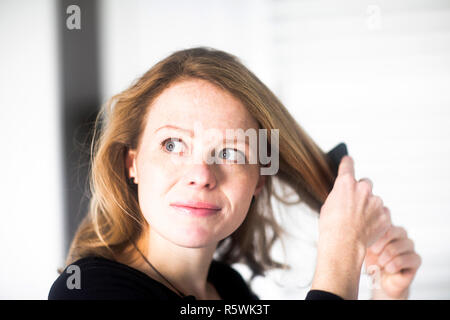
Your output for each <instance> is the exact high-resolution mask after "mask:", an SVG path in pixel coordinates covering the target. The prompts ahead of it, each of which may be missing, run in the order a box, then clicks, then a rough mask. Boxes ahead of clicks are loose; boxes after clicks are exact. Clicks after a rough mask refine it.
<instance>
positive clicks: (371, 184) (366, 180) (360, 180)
mask: <svg viewBox="0 0 450 320" xmlns="http://www.w3.org/2000/svg"><path fill="white" fill-rule="evenodd" d="M358 182H366V183H367V184H368V185H369V186H370V190H372V189H373V182H372V180H370V179H369V178H361V179H359V180H358Z"/></svg>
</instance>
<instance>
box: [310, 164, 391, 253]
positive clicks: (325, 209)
mask: <svg viewBox="0 0 450 320" xmlns="http://www.w3.org/2000/svg"><path fill="white" fill-rule="evenodd" d="M386 209H387V208H386V207H384V206H383V200H382V199H381V198H380V197H379V196H376V195H373V194H372V182H371V181H370V180H369V179H367V178H364V179H360V180H359V181H358V182H357V181H356V180H355V172H354V164H353V159H352V158H351V157H350V156H345V157H343V158H342V160H341V163H340V165H339V170H338V175H337V177H336V181H335V183H334V186H333V189H332V190H331V192H330V194H329V195H328V197H327V199H326V201H325V203H324V204H323V206H322V208H321V209H320V218H319V242H320V240H323V241H326V242H328V244H330V245H333V246H336V245H341V244H346V245H354V244H355V243H356V244H357V245H358V246H360V247H362V248H363V249H364V252H365V250H366V249H367V248H368V247H369V246H371V245H372V244H373V243H374V242H375V241H376V240H378V239H379V238H380V237H381V236H383V235H384V234H385V233H386V231H387V230H388V229H389V228H390V226H391V218H390V212H389V211H388V210H386Z"/></svg>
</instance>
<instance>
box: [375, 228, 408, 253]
mask: <svg viewBox="0 0 450 320" xmlns="http://www.w3.org/2000/svg"><path fill="white" fill-rule="evenodd" d="M402 238H407V233H406V230H405V229H404V228H402V227H396V226H394V225H393V226H391V228H389V230H388V231H387V232H386V233H385V234H384V236H382V237H381V238H380V239H378V240H377V242H375V243H374V244H373V245H372V246H371V248H370V250H371V251H372V252H373V253H375V254H377V255H378V254H380V253H381V251H382V250H383V248H384V247H385V246H386V244H388V243H389V242H391V241H392V240H394V239H402Z"/></svg>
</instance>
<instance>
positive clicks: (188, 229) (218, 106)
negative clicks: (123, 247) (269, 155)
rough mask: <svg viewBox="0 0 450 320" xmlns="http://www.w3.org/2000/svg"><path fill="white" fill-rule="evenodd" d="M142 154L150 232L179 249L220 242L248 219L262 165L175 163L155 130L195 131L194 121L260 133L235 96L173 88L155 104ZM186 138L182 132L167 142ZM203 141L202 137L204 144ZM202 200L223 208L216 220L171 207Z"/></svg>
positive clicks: (205, 86) (193, 86)
mask: <svg viewBox="0 0 450 320" xmlns="http://www.w3.org/2000/svg"><path fill="white" fill-rule="evenodd" d="M147 119H148V121H147V123H146V125H145V130H144V134H143V140H142V144H141V147H140V149H141V150H142V151H140V152H141V154H140V155H139V163H138V164H137V166H138V169H137V171H138V174H139V188H138V192H139V204H140V206H141V210H142V212H143V214H144V216H145V217H146V219H147V220H148V221H149V223H150V222H151V223H150V225H151V226H152V228H154V229H156V230H157V231H158V232H159V233H162V234H164V235H165V236H166V238H168V239H170V240H172V241H173V242H176V243H178V244H180V245H186V246H190V245H201V244H207V243H209V242H217V241H219V240H221V239H223V238H225V237H226V236H228V235H229V234H231V233H232V232H233V231H234V230H235V229H237V227H238V226H239V225H240V224H241V223H242V221H243V220H244V218H245V216H246V214H247V209H248V203H249V201H250V199H251V196H252V192H253V189H254V187H255V185H256V183H257V180H258V177H259V175H258V173H257V171H258V166H256V165H242V164H234V165H231V164H220V165H210V166H206V167H205V166H198V165H182V164H175V162H173V161H171V160H170V159H171V157H177V156H176V155H173V154H172V153H170V152H167V150H163V149H162V148H161V145H160V143H161V141H159V140H158V139H159V138H160V137H161V136H159V135H158V139H156V135H154V134H153V133H154V131H155V130H157V129H158V128H160V127H161V126H164V125H173V126H177V127H180V128H183V129H187V130H191V131H193V124H194V122H196V121H197V122H198V123H200V124H201V125H202V127H203V128H204V129H211V128H215V129H218V130H219V131H221V132H223V134H224V137H225V132H226V129H243V130H244V131H245V130H247V129H249V128H253V129H256V130H257V129H258V124H257V122H256V120H254V119H253V118H252V117H251V115H250V114H249V113H248V111H247V109H246V108H245V107H244V106H243V105H242V103H241V102H240V101H239V100H238V99H236V98H234V97H233V96H232V95H231V94H229V93H228V92H226V91H223V90H221V89H220V88H218V87H216V86H214V85H212V84H210V83H209V82H206V81H204V80H194V81H185V82H181V83H177V84H175V85H172V86H171V87H169V88H168V89H166V90H165V91H163V93H162V94H161V95H160V96H159V97H158V98H157V99H156V100H155V101H154V102H153V104H152V105H151V106H150V112H149V115H148V117H147ZM178 135H181V136H180V138H181V139H182V140H184V139H188V138H189V137H188V135H187V134H186V135H182V134H181V133H179V132H178V131H165V132H164V137H166V136H167V137H177V138H178ZM201 138H202V137H200V142H202V140H201ZM193 199H194V200H201V201H206V202H211V203H214V204H217V205H219V206H220V207H221V208H222V210H221V212H220V213H219V214H218V216H217V217H216V218H214V219H212V218H211V219H210V218H189V217H182V216H179V215H177V214H176V213H175V212H174V211H173V210H171V209H172V208H171V207H170V203H171V202H174V201H186V200H193Z"/></svg>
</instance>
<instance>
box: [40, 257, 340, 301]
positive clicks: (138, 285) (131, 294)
mask: <svg viewBox="0 0 450 320" xmlns="http://www.w3.org/2000/svg"><path fill="white" fill-rule="evenodd" d="M72 265H76V266H78V267H79V271H80V272H77V270H74V269H69V270H68V268H69V267H70V266H68V267H66V268H65V269H64V271H63V272H62V273H61V274H60V275H59V277H58V278H57V279H56V280H55V282H54V283H53V285H52V287H51V289H50V292H49V294H48V299H49V300H117V299H119V300H129V299H132V300H142V299H145V300H147V299H153V300H180V299H186V300H195V297H194V296H188V297H184V298H181V297H180V296H179V295H177V294H176V293H175V292H173V291H172V290H170V289H169V288H168V287H166V286H165V285H163V284H162V283H161V282H158V281H157V280H155V279H153V278H151V277H149V276H148V275H147V274H145V273H143V272H141V271H139V270H137V269H134V268H132V267H130V266H127V265H125V264H122V263H119V262H116V261H113V260H109V259H105V258H102V257H86V258H82V259H80V260H77V261H75V262H74V263H72ZM76 276H79V284H80V288H77V286H76V283H77V281H75V277H76ZM208 281H209V282H211V283H212V284H213V285H214V287H215V288H216V290H217V292H218V293H219V295H220V297H221V298H222V299H223V300H229V299H238V300H259V297H258V296H257V295H256V294H255V293H253V292H252V291H251V289H250V288H249V287H248V285H247V283H246V282H245V280H244V279H243V278H242V276H241V275H240V274H239V272H237V271H236V270H235V269H233V268H232V267H230V266H229V265H228V264H226V263H223V262H220V261H217V260H213V261H212V263H211V266H210V269H209V272H208ZM70 288H72V289H70ZM324 299H327V300H341V297H339V296H337V295H335V294H332V293H329V292H325V291H320V290H311V291H309V292H308V295H307V296H306V300H324Z"/></svg>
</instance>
